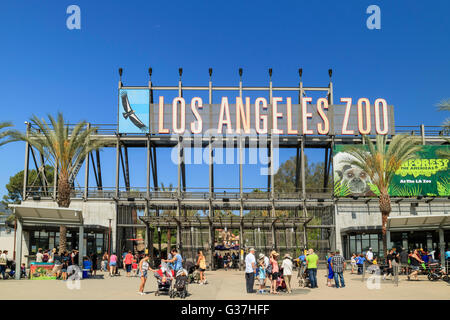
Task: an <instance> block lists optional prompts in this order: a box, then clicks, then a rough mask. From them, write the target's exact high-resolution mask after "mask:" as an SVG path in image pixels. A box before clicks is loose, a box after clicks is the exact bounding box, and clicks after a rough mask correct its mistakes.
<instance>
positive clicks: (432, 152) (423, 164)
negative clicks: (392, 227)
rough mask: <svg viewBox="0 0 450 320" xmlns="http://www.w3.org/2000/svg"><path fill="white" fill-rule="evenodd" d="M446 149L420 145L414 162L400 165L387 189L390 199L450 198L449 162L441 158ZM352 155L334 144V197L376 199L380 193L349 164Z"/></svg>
mask: <svg viewBox="0 0 450 320" xmlns="http://www.w3.org/2000/svg"><path fill="white" fill-rule="evenodd" d="M448 148H449V147H448V146H423V147H422V150H421V151H420V152H418V157H417V159H414V160H410V161H407V162H406V163H403V164H402V166H401V168H400V169H399V170H398V171H397V172H396V173H395V176H394V178H393V179H392V182H391V185H390V187H389V194H390V195H391V196H393V197H414V196H430V197H448V196H450V171H449V159H445V158H444V157H442V156H440V151H444V150H448ZM349 159H350V160H351V159H352V156H351V155H350V154H348V153H346V152H345V146H344V145H336V146H335V147H334V153H333V165H334V168H333V174H334V195H335V196H336V197H346V196H366V197H370V196H374V197H375V196H377V195H378V194H379V191H378V189H377V187H376V186H375V185H373V184H372V181H371V180H370V177H369V176H368V175H367V174H366V172H364V171H362V170H361V169H359V168H357V167H354V166H351V165H349V164H348V162H347V161H348V160H349Z"/></svg>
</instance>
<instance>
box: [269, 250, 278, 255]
mask: <svg viewBox="0 0 450 320" xmlns="http://www.w3.org/2000/svg"><path fill="white" fill-rule="evenodd" d="M270 255H271V256H279V255H280V254H279V253H278V252H276V251H275V250H272V252H271V253H270Z"/></svg>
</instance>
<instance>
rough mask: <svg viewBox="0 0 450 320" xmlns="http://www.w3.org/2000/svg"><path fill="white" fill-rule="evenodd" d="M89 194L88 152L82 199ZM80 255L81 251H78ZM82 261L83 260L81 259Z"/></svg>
mask: <svg viewBox="0 0 450 320" xmlns="http://www.w3.org/2000/svg"><path fill="white" fill-rule="evenodd" d="M90 127H91V124H90V123H88V124H87V125H86V130H89V128H90ZM88 195H89V154H87V155H86V157H85V159H84V199H85V200H87V198H88ZM80 255H81V252H80ZM81 262H82V263H83V261H81Z"/></svg>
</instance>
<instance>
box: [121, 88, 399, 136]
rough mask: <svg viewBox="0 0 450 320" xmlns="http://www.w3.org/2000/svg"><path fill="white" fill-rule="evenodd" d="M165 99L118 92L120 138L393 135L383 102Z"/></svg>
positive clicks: (389, 110)
mask: <svg viewBox="0 0 450 320" xmlns="http://www.w3.org/2000/svg"><path fill="white" fill-rule="evenodd" d="M167 100H168V99H165V97H164V96H159V97H158V98H157V101H158V103H150V94H149V90H148V89H120V90H119V110H118V111H119V116H118V118H119V128H118V130H119V133H129V134H133V133H151V134H180V135H184V134H192V135H200V134H210V135H216V134H217V135H222V134H230V135H234V134H239V135H263V134H273V135H360V134H366V135H374V134H382V135H385V134H393V133H394V129H393V128H394V110H393V107H392V106H389V105H388V104H387V102H386V100H385V99H376V100H375V101H373V102H372V103H371V102H370V101H369V99H366V98H360V99H358V100H357V101H355V104H354V103H353V100H352V99H351V98H341V99H340V101H341V103H342V104H340V105H329V101H328V99H327V98H319V99H317V100H316V101H313V99H312V98H311V97H304V98H302V100H301V104H294V103H293V102H292V98H290V97H287V98H282V97H273V98H272V101H271V103H270V101H269V100H268V99H266V98H264V97H258V98H253V99H251V98H249V97H242V98H241V97H236V98H229V97H222V98H221V103H220V104H205V103H204V102H203V100H202V98H200V97H194V98H192V99H189V100H188V99H184V98H182V97H177V98H173V99H171V100H170V101H167Z"/></svg>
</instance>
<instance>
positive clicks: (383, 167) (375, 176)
mask: <svg viewBox="0 0 450 320" xmlns="http://www.w3.org/2000/svg"><path fill="white" fill-rule="evenodd" d="M363 138H364V141H365V142H366V146H367V148H363V147H362V146H351V147H347V148H345V149H344V150H345V152H347V153H348V154H350V155H351V156H352V157H353V159H349V160H347V161H344V162H346V163H348V164H349V165H353V166H356V167H358V168H360V169H361V170H364V171H365V172H366V173H367V174H368V175H369V177H370V179H371V180H372V183H373V184H374V185H375V186H376V187H377V188H378V190H379V191H380V192H381V193H387V191H388V189H389V185H390V183H391V181H392V178H393V177H394V174H395V172H396V171H397V170H398V169H400V167H401V165H402V163H404V162H406V161H408V160H411V159H414V158H416V157H417V152H418V151H420V150H421V146H420V145H419V140H418V138H416V137H413V136H406V135H396V136H394V137H393V138H392V139H391V141H390V143H389V144H387V137H386V136H381V135H378V136H377V137H376V142H375V144H374V143H373V142H372V141H371V140H370V139H369V137H367V136H364V137H363Z"/></svg>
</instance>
